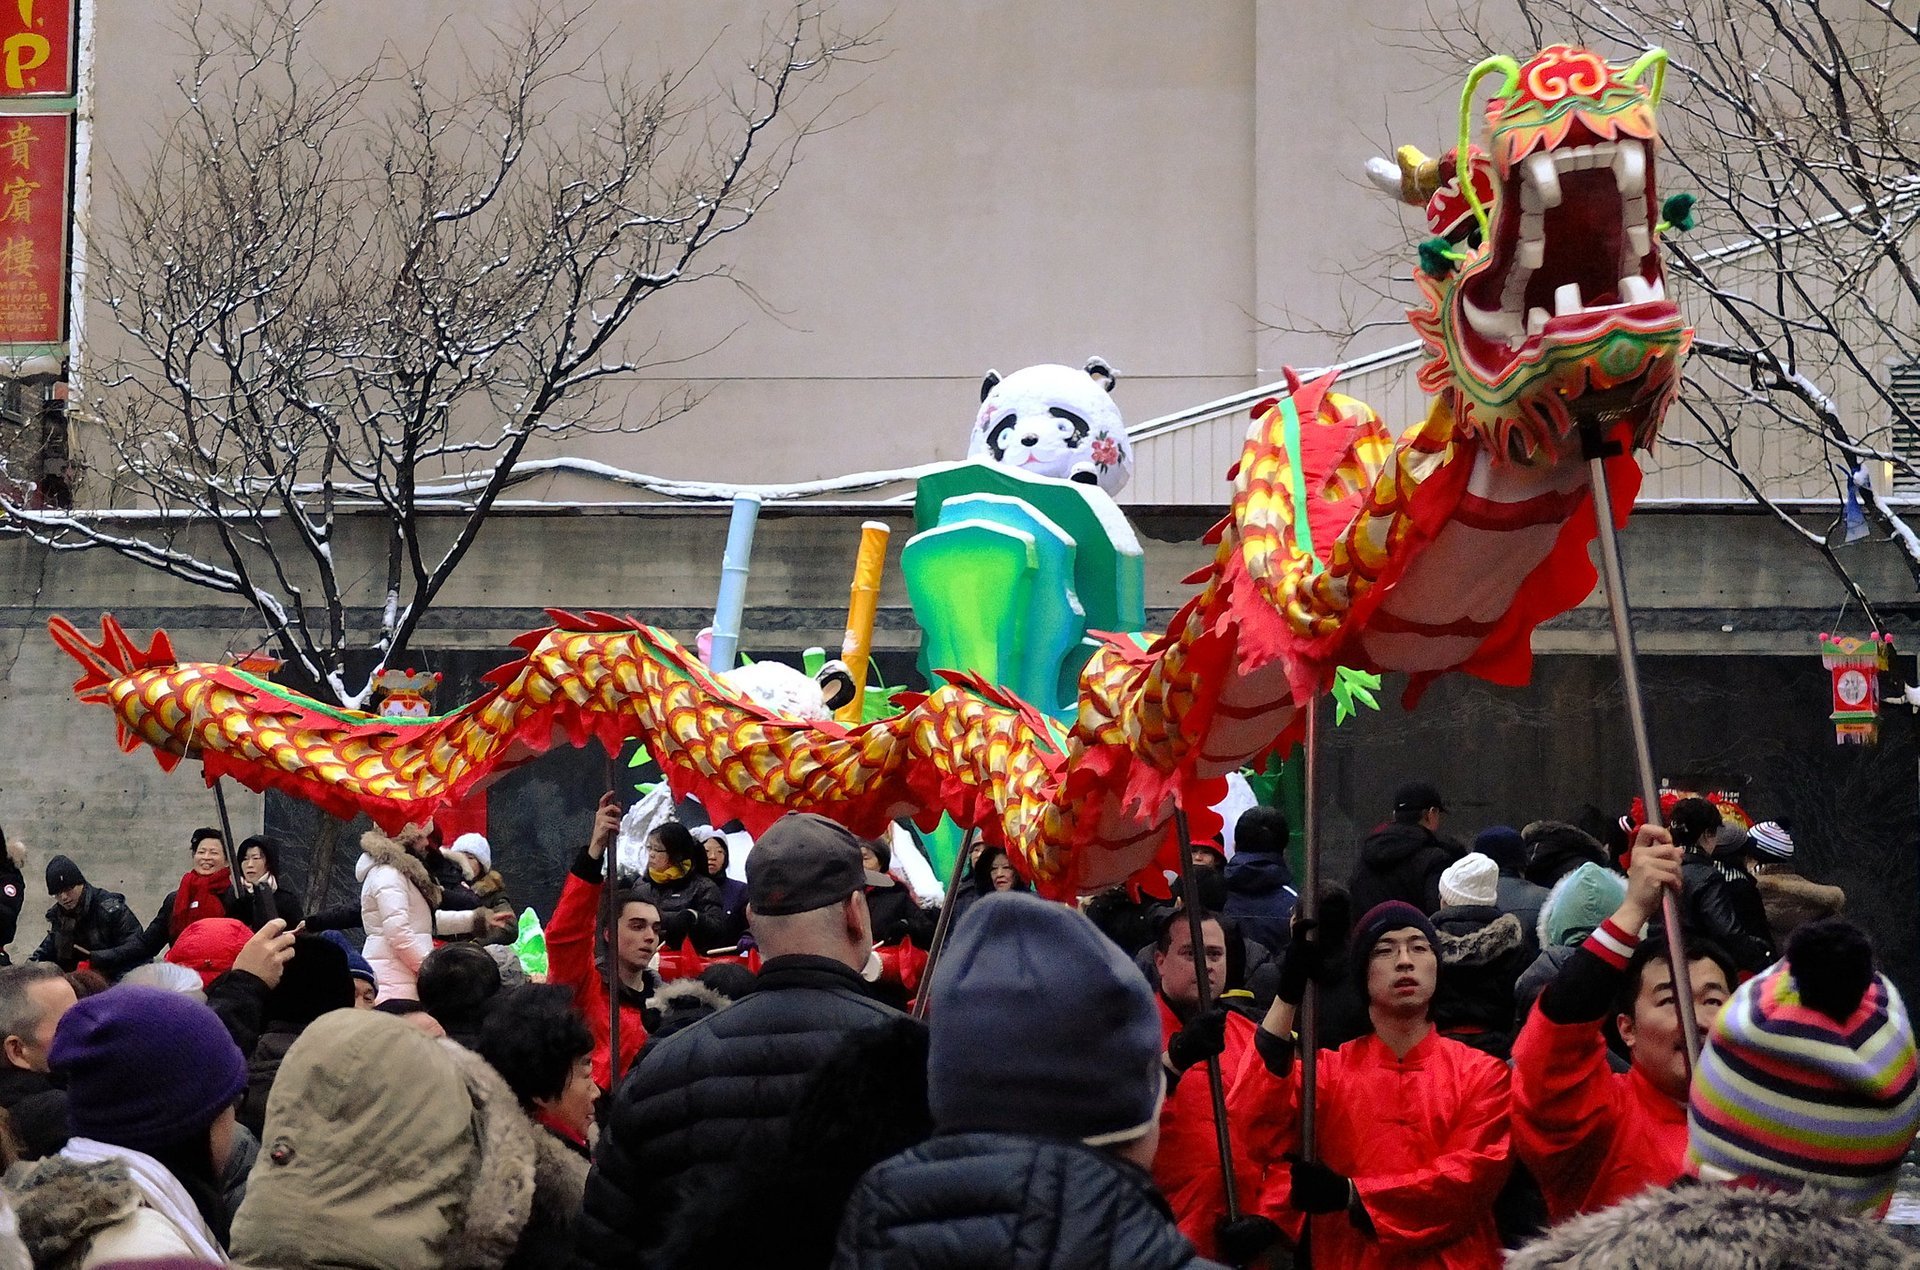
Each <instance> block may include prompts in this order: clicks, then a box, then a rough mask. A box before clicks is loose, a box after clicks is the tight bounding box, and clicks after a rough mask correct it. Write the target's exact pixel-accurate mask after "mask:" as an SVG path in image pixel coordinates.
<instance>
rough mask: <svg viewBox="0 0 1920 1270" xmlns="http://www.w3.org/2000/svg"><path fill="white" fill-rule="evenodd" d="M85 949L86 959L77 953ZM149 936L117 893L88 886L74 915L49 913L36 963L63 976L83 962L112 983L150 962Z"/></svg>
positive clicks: (52, 910) (58, 910)
mask: <svg viewBox="0 0 1920 1270" xmlns="http://www.w3.org/2000/svg"><path fill="white" fill-rule="evenodd" d="M76 948H85V949H88V950H89V951H88V952H87V953H86V955H85V956H82V955H81V954H80V953H78V952H76V951H74V950H75V949H76ZM148 959H149V958H148V956H147V939H146V932H145V931H144V930H142V929H141V927H140V919H139V918H138V917H135V916H134V915H133V910H132V909H130V908H128V907H127V897H126V896H124V895H122V894H120V893H119V892H118V891H103V890H101V889H100V888H99V887H97V886H91V885H90V886H88V887H87V889H86V891H85V892H84V893H83V894H82V895H81V896H80V902H79V903H78V904H76V905H75V906H74V908H73V911H72V912H68V911H67V910H66V909H64V908H61V907H60V906H59V905H58V904H55V905H54V906H53V907H52V908H50V909H48V910H47V937H46V938H45V939H43V940H41V941H40V946H39V947H38V948H36V949H34V951H33V960H34V961H50V962H52V963H53V964H54V965H56V966H58V967H60V969H61V971H62V972H68V971H74V970H78V969H79V968H80V963H81V962H82V961H84V962H86V963H87V964H88V965H90V966H92V967H93V968H94V969H95V970H98V971H99V972H100V973H101V974H103V975H105V976H106V977H107V978H108V979H109V980H113V979H118V978H119V977H120V976H121V975H123V974H125V973H127V971H129V970H131V969H133V968H134V967H135V966H137V965H139V964H140V963H141V962H143V961H146V960H148Z"/></svg>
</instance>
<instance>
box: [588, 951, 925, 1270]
mask: <svg viewBox="0 0 1920 1270" xmlns="http://www.w3.org/2000/svg"><path fill="white" fill-rule="evenodd" d="M926 1054H927V1033H926V1028H925V1027H924V1026H923V1025H922V1024H920V1023H918V1022H916V1021H914V1020H913V1019H910V1018H908V1017H907V1016H905V1015H903V1014H901V1013H900V1012H899V1011H897V1010H893V1009H890V1008H888V1007H887V1006H884V1005H882V1004H880V1003H879V1002H878V1001H875V1000H874V999H873V998H872V996H871V995H869V993H868V991H867V987H866V985H865V984H864V983H863V982H862V981H861V979H860V976H859V975H857V974H855V973H854V972H853V971H852V970H850V969H848V968H847V967H846V966H844V965H842V964H840V963H839V962H837V961H831V960H829V959H827V958H824V957H775V958H773V959H772V960H771V961H768V962H767V963H766V964H765V965H764V966H763V967H761V970H760V975H759V978H758V980H757V981H756V982H755V985H754V990H753V991H752V992H750V993H748V994H747V995H745V996H743V997H742V998H740V1000H738V1001H736V1002H734V1003H733V1004H732V1005H730V1006H728V1007H727V1008H726V1009H724V1010H719V1011H717V1012H715V1013H714V1014H712V1015H710V1016H708V1017H707V1018H705V1019H702V1020H701V1021H700V1022H698V1023H695V1024H693V1025H692V1026H690V1027H688V1028H686V1029H685V1030H684V1031H681V1032H678V1033H676V1034H674V1035H673V1036H670V1037H668V1038H667V1039H666V1040H664V1041H662V1042H660V1044H659V1045H658V1046H657V1047H655V1048H654V1049H653V1050H652V1051H651V1052H650V1053H648V1054H647V1055H646V1057H645V1058H643V1059H642V1060H641V1061H640V1062H638V1063H636V1064H635V1065H634V1067H633V1069H632V1071H631V1072H629V1074H628V1075H627V1077H626V1079H625V1080H623V1081H622V1082H621V1084H620V1087H619V1088H618V1090H616V1091H615V1093H614V1095H613V1098H612V1108H611V1110H610V1111H609V1113H608V1115H607V1117H606V1120H605V1128H604V1129H603V1131H602V1132H601V1135H600V1142H599V1146H598V1148H597V1150H596V1151H595V1155H594V1166H593V1172H592V1173H591V1174H589V1176H588V1178H587V1193H586V1204H585V1211H584V1212H583V1213H582V1214H581V1218H580V1224H579V1226H578V1228H577V1240H576V1244H575V1248H574V1264H575V1265H576V1266H609V1267H612V1266H618V1267H622V1270H626V1268H627V1267H641V1268H645V1267H660V1268H662V1270H666V1268H668V1267H671V1268H672V1270H734V1268H735V1267H746V1266H778V1267H781V1270H808V1268H809V1267H815V1268H818V1267H824V1266H825V1265H826V1264H827V1262H828V1260H829V1259H830V1258H831V1257H832V1255H833V1239H834V1232H835V1229H836V1228H837V1226H838V1224H839V1220H840V1214H841V1212H842V1211H843V1210H844V1209H845V1208H846V1202H847V1196H848V1195H849V1194H851V1193H852V1191H853V1188H854V1185H855V1183H856V1182H858V1181H859V1179H860V1175H861V1174H862V1173H864V1172H866V1170H867V1169H869V1168H871V1167H872V1166H873V1165H874V1164H876V1163H878V1162H879V1161H880V1160H883V1159H885V1158H886V1157H888V1156H890V1155H892V1154H894V1153H895V1152H897V1151H900V1150H902V1149H904V1148H905V1147H908V1146H911V1145H913V1144H914V1143H916V1142H919V1141H921V1140H923V1139H924V1138H925V1137H926V1136H927V1134H928V1133H929V1132H931V1130H932V1122H931V1119H930V1117H929V1116H928V1114H927V1070H926Z"/></svg>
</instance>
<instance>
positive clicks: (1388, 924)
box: [1347, 900, 1440, 997]
mask: <svg viewBox="0 0 1920 1270" xmlns="http://www.w3.org/2000/svg"><path fill="white" fill-rule="evenodd" d="M1409 926H1411V927H1413V928H1414V929H1415V930H1417V931H1419V932H1420V933H1421V934H1422V935H1425V936H1426V937H1427V943H1428V944H1429V945H1430V946H1431V947H1432V948H1433V955H1434V956H1435V957H1438V956H1439V955H1440V936H1439V935H1438V934H1436V933H1435V932H1434V929H1433V919H1432V918H1430V917H1428V916H1427V915H1426V914H1425V913H1423V912H1421V911H1420V910H1419V909H1417V908H1415V907H1414V906H1413V905H1411V904H1409V903H1407V902H1406V901H1405V900H1385V901H1382V902H1381V903H1379V904H1375V905H1374V906H1373V907H1372V908H1370V909H1368V910H1367V911H1366V912H1365V913H1364V914H1362V915H1361V918H1360V920H1359V921H1357V922H1355V923H1354V924H1353V937H1352V938H1351V939H1350V940H1348V942H1347V958H1348V963H1349V964H1348V968H1349V969H1350V970H1351V971H1352V972H1353V979H1352V982H1353V983H1354V984H1355V985H1356V987H1357V989H1358V991H1359V992H1360V995H1361V996H1362V997H1365V996H1366V993H1367V963H1368V962H1370V961H1372V960H1373V946H1374V945H1375V944H1377V943H1379V942H1380V939H1381V937H1382V936H1384V935H1385V934H1387V932H1389V931H1396V930H1404V929H1406V928H1407V927H1409Z"/></svg>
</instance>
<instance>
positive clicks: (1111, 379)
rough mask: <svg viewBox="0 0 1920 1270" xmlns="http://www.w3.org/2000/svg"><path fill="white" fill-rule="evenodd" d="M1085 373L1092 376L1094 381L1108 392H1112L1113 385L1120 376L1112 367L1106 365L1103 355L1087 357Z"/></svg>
mask: <svg viewBox="0 0 1920 1270" xmlns="http://www.w3.org/2000/svg"><path fill="white" fill-rule="evenodd" d="M1087 374H1089V375H1091V376H1093V378H1094V381H1095V382H1096V383H1098V384H1099V385H1100V386H1101V387H1102V388H1104V389H1106V390H1107V391H1108V392H1112V391H1113V386H1114V385H1115V384H1117V383H1119V382H1120V376H1118V375H1116V374H1114V373H1113V367H1111V366H1109V365H1107V359H1106V358H1104V357H1089V358H1088V359H1087Z"/></svg>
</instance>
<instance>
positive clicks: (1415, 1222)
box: [1229, 900, 1510, 1270]
mask: <svg viewBox="0 0 1920 1270" xmlns="http://www.w3.org/2000/svg"><path fill="white" fill-rule="evenodd" d="M1438 943H1439V940H1438V938H1437V936H1436V935H1435V934H1434V929H1433V924H1432V922H1430V921H1429V920H1428V919H1427V916H1426V915H1425V914H1424V913H1422V912H1421V911H1420V910H1419V909H1417V908H1414V907H1413V906H1412V905H1410V904H1406V903H1403V902H1401V901H1399V900H1389V901H1388V902H1386V903H1384V904H1380V905H1377V906H1375V907H1374V908H1373V909H1371V910H1369V911H1368V912H1367V914H1366V915H1365V916H1364V917H1362V918H1361V919H1360V921H1359V923H1358V925H1357V926H1356V927H1355V929H1354V933H1353V939H1352V942H1351V944H1350V945H1349V954H1348V955H1349V956H1351V957H1352V958H1353V959H1354V966H1353V973H1354V979H1355V982H1361V983H1365V984H1366V985H1367V1013H1368V1016H1369V1017H1370V1019H1371V1020H1372V1023H1373V1032H1372V1033H1371V1034H1370V1035H1367V1036H1363V1037H1361V1038H1360V1039H1358V1040H1355V1041H1349V1042H1348V1043H1347V1044H1345V1045H1343V1046H1341V1047H1340V1048H1339V1049H1338V1050H1335V1051H1332V1052H1330V1053H1328V1052H1323V1053H1321V1054H1320V1056H1319V1078H1318V1081H1317V1085H1318V1088H1319V1101H1318V1107H1317V1111H1318V1120H1317V1138H1318V1142H1317V1145H1318V1148H1319V1156H1320V1159H1319V1161H1318V1162H1317V1163H1308V1162H1305V1161H1302V1160H1301V1159H1300V1158H1299V1155H1298V1151H1299V1146H1300V1113H1299V1105H1300V1080H1299V1077H1298V1076H1297V1075H1296V1074H1295V1073H1294V1070H1293V1068H1294V1046H1295V1041H1296V1038H1295V1037H1294V1034H1293V1021H1294V1010H1295V1006H1296V1005H1297V1004H1298V1003H1299V1001H1300V999H1301V997H1302V996H1303V995H1304V993H1305V989H1306V984H1307V980H1308V979H1309V978H1311V977H1316V976H1317V975H1319V974H1321V973H1323V972H1324V967H1323V966H1322V965H1321V964H1320V962H1321V958H1322V957H1323V954H1322V953H1321V951H1320V948H1319V940H1318V938H1317V933H1316V932H1314V931H1312V929H1311V928H1310V927H1303V929H1302V930H1301V932H1300V933H1299V934H1297V935H1296V936H1295V938H1294V940H1293V942H1292V944H1291V945H1290V946H1289V948H1288V950H1287V954H1286V957H1285V959H1284V960H1283V962H1282V964H1281V973H1280V994H1279V996H1278V997H1277V998H1276V999H1275V1001H1274V1004H1273V1007H1272V1009H1270V1010H1268V1011H1267V1017H1266V1019H1265V1020H1264V1021H1263V1022H1262V1023H1261V1025H1260V1031H1259V1034H1258V1035H1257V1036H1256V1037H1255V1050H1254V1053H1253V1054H1252V1055H1250V1056H1249V1057H1248V1060H1247V1061H1245V1062H1243V1063H1242V1065H1241V1068H1240V1070H1239V1072H1238V1073H1237V1074H1236V1077H1235V1080H1234V1087H1233V1092H1232V1095H1231V1098H1230V1100H1229V1108H1230V1111H1229V1115H1230V1116H1231V1119H1232V1122H1233V1126H1234V1128H1235V1130H1237V1131H1239V1132H1242V1133H1244V1134H1245V1135H1246V1137H1247V1139H1248V1147H1249V1150H1250V1151H1251V1153H1252V1156H1253V1160H1254V1163H1255V1164H1256V1165H1259V1166H1262V1167H1270V1166H1272V1165H1273V1164H1275V1163H1276V1162H1278V1161H1279V1160H1282V1159H1286V1160H1288V1161H1289V1162H1290V1164H1291V1167H1290V1168H1289V1169H1288V1170H1287V1172H1286V1174H1285V1177H1286V1179H1287V1182H1288V1184H1289V1186H1288V1195H1287V1200H1286V1203H1287V1205H1288V1206H1290V1207H1291V1208H1293V1209H1295V1210H1298V1211H1299V1212H1302V1213H1305V1214H1307V1215H1308V1217H1309V1224H1310V1227H1311V1237H1312V1241H1313V1252H1314V1260H1315V1263H1316V1264H1318V1265H1329V1266H1343V1267H1355V1268H1358V1270H1369V1268H1378V1270H1413V1268H1414V1267H1438V1268H1442V1270H1481V1268H1482V1267H1484V1268H1486V1270H1493V1268H1494V1267H1498V1266H1499V1265H1500V1259H1501V1250H1500V1236H1499V1234H1498V1232H1497V1231H1496V1230H1495V1229H1494V1222H1493V1201H1494V1197H1495V1196H1496V1195H1497V1194H1498V1193H1499V1191H1500V1188H1501V1186H1502V1185H1503V1184H1504V1183H1505V1182H1506V1180H1507V1172H1508V1169H1509V1167H1510V1162H1509V1159H1508V1138H1507V1099H1508V1089H1507V1068H1506V1065H1505V1064H1503V1063H1501V1062H1500V1061H1499V1060H1498V1059H1495V1058H1491V1057H1489V1056H1488V1055H1486V1054H1482V1053H1480V1052H1479V1051H1478V1050H1474V1049H1470V1048H1469V1047H1467V1046H1465V1045H1462V1044H1460V1043H1459V1042H1458V1041H1454V1040H1450V1039H1448V1038H1447V1037H1444V1036H1441V1035H1440V1034H1439V1033H1438V1032H1436V1031H1434V1029H1433V1024H1432V1022H1431V1021H1430V1020H1429V1019H1428V1017H1427V1012H1428V1008H1429V1006H1430V1005H1431V1003H1432V1001H1433V990H1434V982H1435V980H1436V978H1437V977H1438V974H1439V958H1438V956H1437V955H1436V953H1435V949H1436V948H1437V946H1438ZM1278 1202H1279V1200H1278V1192H1277V1190H1271V1189H1270V1191H1269V1194H1268V1196H1267V1197H1266V1199H1265V1201H1264V1203H1263V1207H1264V1208H1265V1209H1266V1210H1267V1212H1268V1214H1269V1215H1270V1216H1279V1215H1281V1214H1278V1213H1276V1212H1275V1209H1276V1207H1277V1204H1278ZM1315 1217H1317V1218H1318V1220H1312V1219H1313V1218H1315ZM1236 1251H1243V1250H1236Z"/></svg>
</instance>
